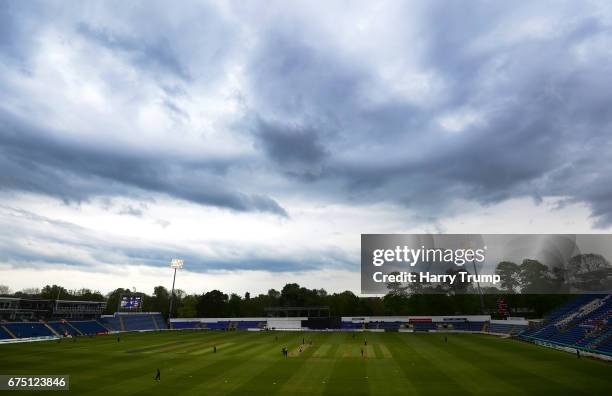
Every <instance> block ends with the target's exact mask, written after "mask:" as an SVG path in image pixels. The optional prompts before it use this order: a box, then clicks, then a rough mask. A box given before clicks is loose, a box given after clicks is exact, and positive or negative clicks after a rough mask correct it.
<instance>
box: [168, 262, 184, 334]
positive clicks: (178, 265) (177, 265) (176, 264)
mask: <svg viewBox="0 0 612 396" xmlns="http://www.w3.org/2000/svg"><path fill="white" fill-rule="evenodd" d="M170 268H174V277H173V278H172V292H171V293H170V309H169V310H168V328H170V318H171V317H172V302H173V301H174V282H175V281H176V270H177V269H181V268H183V260H181V259H172V261H170Z"/></svg>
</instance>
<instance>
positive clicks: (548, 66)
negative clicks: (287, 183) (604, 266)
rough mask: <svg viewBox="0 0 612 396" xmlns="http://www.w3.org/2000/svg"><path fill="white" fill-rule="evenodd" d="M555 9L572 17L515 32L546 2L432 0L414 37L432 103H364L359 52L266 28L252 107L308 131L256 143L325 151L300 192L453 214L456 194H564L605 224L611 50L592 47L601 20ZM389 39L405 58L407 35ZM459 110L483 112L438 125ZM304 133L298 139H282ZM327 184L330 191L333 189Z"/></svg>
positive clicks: (610, 193) (611, 149)
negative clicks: (461, 122) (438, 84)
mask: <svg viewBox="0 0 612 396" xmlns="http://www.w3.org/2000/svg"><path fill="white" fill-rule="evenodd" d="M564 7H565V8H566V9H565V10H564V12H565V13H566V15H572V17H573V18H572V19H571V21H565V20H563V19H561V20H555V17H556V18H559V14H555V17H553V21H554V23H556V25H553V26H552V27H549V26H546V23H548V22H549V21H548V20H545V19H544V20H542V19H539V20H537V22H536V27H537V28H538V29H541V30H543V31H544V32H545V33H544V34H540V33H539V31H536V32H535V33H531V32H529V31H528V32H527V33H521V28H522V27H521V24H522V23H523V22H528V19H529V17H547V16H548V13H547V12H546V7H545V6H542V7H539V8H538V6H537V5H535V6H530V5H528V4H527V3H523V4H521V5H520V6H518V7H517V6H516V5H515V4H508V5H507V6H503V5H500V4H499V3H484V4H481V5H478V6H474V7H466V6H465V5H464V4H462V5H459V4H457V3H456V4H447V2H444V3H432V5H431V6H430V7H428V10H427V11H426V12H425V13H424V20H423V25H422V27H421V31H420V32H421V36H420V37H418V39H419V40H420V42H424V43H425V45H423V46H422V47H424V50H423V51H422V56H421V57H420V60H419V65H420V66H421V67H423V68H424V70H426V71H428V72H430V73H432V74H434V75H435V76H436V77H437V79H439V80H440V81H442V84H443V86H444V87H445V88H444V91H443V94H442V95H441V98H439V99H437V100H436V101H434V104H433V105H429V104H427V105H420V104H419V103H415V102H414V101H413V100H412V101H411V100H408V99H404V98H402V97H397V96H393V95H392V94H391V93H390V92H389V93H388V95H387V97H386V100H378V101H368V100H367V99H368V98H367V95H368V92H367V91H366V92H365V93H364V92H362V89H363V87H373V88H374V89H373V91H375V90H376V89H375V88H376V86H377V83H378V82H377V80H376V72H375V70H373V69H370V68H368V60H367V59H363V58H362V59H359V60H357V59H354V60H355V62H352V63H351V62H347V59H346V58H345V57H344V56H343V55H342V52H341V51H338V53H339V54H337V53H335V52H334V51H333V49H331V48H330V47H328V46H326V43H325V42H323V43H321V42H320V40H317V38H313V36H312V35H310V34H309V32H308V31H307V30H306V28H305V29H304V31H300V30H297V33H296V29H294V28H287V29H286V30H282V29H274V30H266V36H265V37H266V40H264V41H263V44H262V45H261V46H260V47H259V48H258V51H259V52H258V54H257V55H256V56H255V59H257V60H258V61H257V62H256V66H254V67H253V68H252V73H253V81H254V82H255V89H254V90H253V93H252V95H253V96H254V97H255V99H254V102H255V103H263V105H262V106H261V107H260V108H259V109H257V110H258V111H259V110H260V111H261V112H262V113H264V114H266V113H267V114H274V115H275V116H276V118H277V119H279V118H280V121H277V122H278V123H279V124H281V125H282V123H283V120H282V116H278V115H279V114H281V115H283V114H284V115H285V116H286V118H287V119H288V120H294V119H295V118H296V117H297V118H299V119H300V122H301V123H300V126H299V130H300V131H307V135H300V134H299V133H297V134H296V133H294V134H289V133H288V131H287V132H283V134H281V135H280V137H281V139H278V140H279V142H277V141H276V139H275V137H276V134H274V133H272V134H271V136H268V137H267V138H266V136H265V135H262V133H261V130H262V127H261V126H260V128H259V129H258V131H259V133H258V134H257V136H258V137H259V138H260V139H262V140H263V142H264V144H263V151H264V153H265V154H266V155H267V156H268V157H270V158H271V159H272V160H274V161H277V162H279V163H281V164H284V163H286V162H287V161H288V160H289V159H290V158H291V156H295V157H296V158H299V155H300V154H301V153H302V151H301V150H302V149H303V150H305V152H306V153H308V152H309V150H310V149H311V148H312V144H313V143H314V142H316V143H317V144H320V145H321V146H320V149H318V150H317V151H316V153H326V155H318V156H315V155H313V156H311V157H310V158H309V159H310V161H308V163H309V166H310V167H313V168H317V169H319V172H318V173H317V174H316V175H315V177H314V178H315V179H317V180H319V181H320V186H321V188H320V189H319V190H316V189H315V188H314V187H313V186H312V184H311V185H310V186H309V193H311V194H315V195H316V194H317V192H318V193H319V194H321V195H327V196H329V195H332V196H333V197H334V198H333V199H341V200H345V199H348V200H349V201H351V202H355V201H357V202H380V201H392V202H400V203H402V204H404V205H405V206H406V207H407V208H409V209H412V210H413V211H415V212H417V213H419V215H420V216H421V217H423V218H431V217H432V216H433V217H434V218H435V217H438V216H444V215H445V214H453V213H454V212H455V209H453V202H456V201H458V200H470V201H475V202H479V203H482V204H492V203H497V202H501V201H503V200H507V199H510V198H515V197H533V198H534V199H535V200H536V202H537V201H539V200H541V199H542V198H543V197H551V196H554V197H569V199H570V200H571V201H573V202H583V203H586V204H587V205H589V206H590V208H591V210H592V214H593V216H594V218H595V220H596V224H597V225H599V226H608V225H610V224H612V222H611V220H612V211H611V205H610V204H609V202H611V201H612V183H611V180H610V176H608V175H610V172H609V171H608V170H609V168H610V166H609V165H608V164H607V161H603V160H602V159H603V158H611V157H612V146H611V145H612V111H611V110H610V103H612V90H611V89H608V88H606V87H612V56H611V55H610V52H609V51H607V50H605V49H604V48H605V45H603V46H601V47H597V43H598V42H599V43H602V42H603V43H605V42H607V43H608V44H609V43H610V42H612V27H611V25H610V20H609V19H606V17H605V15H603V14H602V15H599V14H598V13H597V12H596V11H595V10H587V9H582V10H580V11H578V10H577V9H575V7H574V6H573V5H572V4H571V3H570V4H566V5H565V6H564ZM515 8H516V9H515ZM510 11H515V12H516V15H517V19H516V20H515V19H512V17H511V15H512V13H511V12H510ZM576 12H578V14H576ZM561 15H563V14H561ZM538 24H540V25H542V26H538ZM525 29H527V28H525ZM547 29H549V30H550V31H548V32H547ZM521 34H523V36H521ZM401 35H402V28H401V27H400V26H398V37H401ZM393 39H394V40H399V41H400V43H399V44H398V45H396V46H395V47H394V48H397V47H399V48H402V49H404V50H405V51H406V53H409V52H410V48H411V46H412V45H413V44H414V42H413V41H411V40H405V41H402V40H401V38H400V39H398V38H396V37H394V38H393ZM380 45H381V46H383V47H384V46H385V43H383V42H381V43H380ZM396 57H398V58H400V59H401V57H402V54H401V53H397V54H396ZM266 59H269V61H265V60H266ZM389 88H392V85H391V87H389ZM381 89H382V88H381ZM359 98H361V100H358V99H359ZM417 102H418V101H417ZM465 109H467V111H471V112H473V113H476V114H477V115H480V116H481V117H482V118H483V119H482V120H481V121H479V122H473V123H471V124H470V123H468V124H467V126H465V127H464V128H460V129H462V130H460V131H457V132H449V131H446V130H444V128H442V127H441V125H440V124H439V122H438V121H439V120H440V119H441V118H442V117H444V116H447V115H448V114H451V115H452V114H453V113H456V112H459V113H460V112H461V111H463V110H465ZM268 129H269V130H272V131H275V130H277V128H275V127H274V126H272V127H270V126H268ZM264 130H265V129H264ZM330 130H331V131H337V133H333V134H329V133H328V131H330ZM306 136H307V137H308V138H309V139H310V140H308V142H301V144H300V143H297V144H291V143H290V142H289V141H288V137H293V138H294V139H295V140H296V141H297V140H300V139H303V138H305V137H306ZM290 147H291V148H290ZM279 153H283V155H285V157H284V158H279ZM561 174H562V175H563V176H562V177H561V176H560V175H561ZM326 181H334V182H335V183H336V185H337V186H340V187H341V188H340V189H331V190H330V189H329V187H328V186H329V184H328V183H327V182H326Z"/></svg>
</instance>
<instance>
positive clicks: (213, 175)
mask: <svg viewBox="0 0 612 396" xmlns="http://www.w3.org/2000/svg"><path fill="white" fill-rule="evenodd" d="M0 154H1V155H0V168H1V169H2V172H0V189H9V190H20V191H29V192H34V193H41V194H47V195H51V196H54V197H58V198H61V199H63V200H64V201H66V202H71V201H77V202H79V201H83V200H87V199H89V198H91V197H94V196H108V195H126V196H131V195H138V194H139V193H138V191H134V188H136V189H138V190H140V191H148V192H154V193H162V194H167V195H169V196H172V197H175V198H180V199H184V200H187V201H191V202H194V203H198V204H202V205H212V206H218V207H221V208H228V209H232V210H236V211H263V212H270V213H275V214H278V215H281V216H287V213H286V211H285V210H284V209H283V208H282V207H281V206H280V205H279V204H278V203H277V202H276V201H274V200H273V199H271V198H269V197H268V196H266V195H263V194H245V193H241V192H239V191H233V190H231V189H228V188H225V187H224V186H223V179H224V175H225V173H226V172H227V170H228V168H230V167H231V166H233V165H235V164H236V161H232V160H230V159H228V160H215V159H211V160H208V161H207V160H204V159H202V160H200V161H193V160H184V159H180V158H176V157H174V158H173V157H172V156H170V155H166V156H165V158H160V157H159V156H156V155H148V156H147V155H144V154H140V153H139V152H137V151H130V150H129V149H126V148H125V147H124V148H121V149H117V150H112V149H108V148H103V147H93V146H88V145H84V144H80V143H78V142H72V141H69V140H65V141H62V140H61V139H59V138H52V137H50V136H48V134H47V133H45V132H43V131H40V130H37V129H36V128H35V127H32V126H29V125H26V124H23V123H22V122H20V121H19V120H15V119H14V118H12V117H11V116H10V115H8V114H6V113H4V112H0ZM140 195H142V193H140Z"/></svg>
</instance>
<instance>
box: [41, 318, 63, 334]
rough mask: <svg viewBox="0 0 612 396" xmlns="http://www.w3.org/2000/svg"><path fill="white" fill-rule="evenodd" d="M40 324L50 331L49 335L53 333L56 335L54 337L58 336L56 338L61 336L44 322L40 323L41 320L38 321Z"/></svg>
mask: <svg viewBox="0 0 612 396" xmlns="http://www.w3.org/2000/svg"><path fill="white" fill-rule="evenodd" d="M40 323H42V324H43V325H45V327H46V328H47V329H49V331H50V332H51V333H53V334H54V335H56V336H58V337H61V335H60V334H59V333H58V332H57V331H55V329H54V328H53V327H51V326H49V324H48V323H47V322H44V321H42V320H41V321H40Z"/></svg>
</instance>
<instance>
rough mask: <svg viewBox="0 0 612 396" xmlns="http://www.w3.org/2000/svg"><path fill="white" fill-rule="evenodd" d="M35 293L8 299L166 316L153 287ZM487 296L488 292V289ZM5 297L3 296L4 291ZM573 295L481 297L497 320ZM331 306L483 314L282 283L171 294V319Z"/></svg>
mask: <svg viewBox="0 0 612 396" xmlns="http://www.w3.org/2000/svg"><path fill="white" fill-rule="evenodd" d="M33 291H34V292H35V291H36V290H30V291H28V293H30V294H27V293H25V292H24V291H21V292H17V293H14V294H11V295H14V296H21V297H30V298H32V297H38V298H49V299H54V298H57V296H58V295H59V296H60V298H61V299H65V300H71V299H72V300H86V301H104V300H106V301H107V308H106V313H107V314H112V313H114V312H116V311H117V310H118V308H119V303H120V298H121V296H122V295H140V296H141V297H142V310H143V311H146V312H161V313H162V314H163V315H164V316H165V317H167V316H168V309H169V301H170V292H169V291H168V290H167V289H166V288H165V287H163V286H157V287H155V288H154V289H153V294H151V295H149V294H146V293H142V292H137V291H134V290H129V289H122V288H119V289H116V290H114V291H112V292H110V293H108V294H107V295H106V296H103V295H102V294H101V293H99V292H96V291H91V290H89V289H81V290H76V291H69V290H66V289H64V288H62V287H60V286H57V285H53V286H45V287H43V288H42V289H40V290H38V293H36V294H31V293H32V292H33ZM489 292H490V291H489ZM5 295H6V293H5ZM573 297H575V296H573V295H569V294H551V295H542V294H537V295H528V294H515V293H511V292H509V293H507V294H485V295H484V296H483V303H484V307H485V310H486V311H487V312H488V313H490V314H492V316H494V317H496V316H497V304H498V300H499V299H500V298H503V299H504V300H505V302H506V303H507V306H508V309H509V310H510V313H511V314H512V315H515V316H526V317H541V316H542V315H544V314H546V313H547V312H549V311H551V310H552V309H554V308H556V307H558V306H559V305H560V304H563V303H565V302H567V301H568V300H569V299H571V298H573ZM305 306H329V308H330V313H331V315H334V316H383V315H476V314H480V313H481V301H480V296H479V295H477V294H408V293H402V292H397V291H393V290H391V291H390V292H389V293H388V294H387V295H385V296H384V297H358V296H356V295H355V294H354V293H352V292H350V291H344V292H342V293H327V292H326V291H325V290H324V289H308V288H305V287H301V286H300V285H298V284H296V283H289V284H286V285H285V286H284V287H283V288H282V289H281V290H280V291H277V290H275V289H270V290H268V292H267V293H265V294H259V295H256V296H252V295H251V294H250V293H245V294H244V295H238V294H235V293H231V294H226V293H223V292H221V291H219V290H211V291H208V292H206V293H203V294H186V293H185V292H183V291H182V290H175V299H174V304H173V310H172V311H173V312H172V316H173V317H247V316H250V317H258V316H265V314H266V312H265V308H267V307H305Z"/></svg>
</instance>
